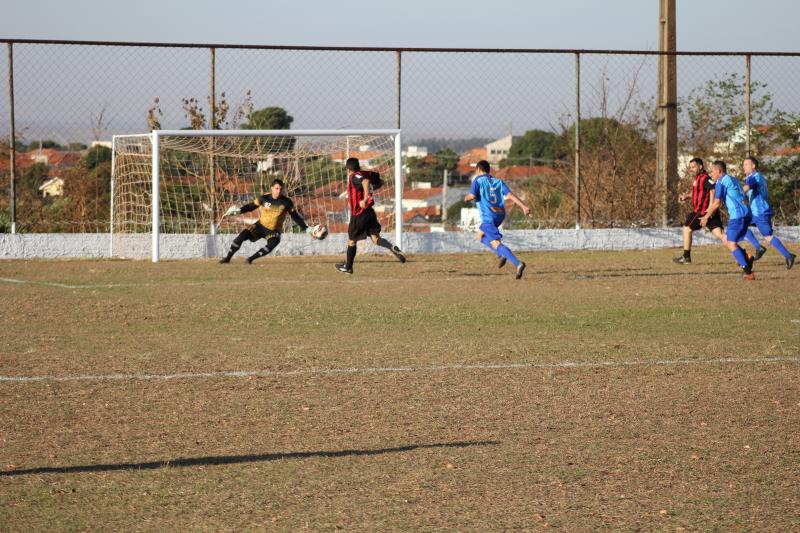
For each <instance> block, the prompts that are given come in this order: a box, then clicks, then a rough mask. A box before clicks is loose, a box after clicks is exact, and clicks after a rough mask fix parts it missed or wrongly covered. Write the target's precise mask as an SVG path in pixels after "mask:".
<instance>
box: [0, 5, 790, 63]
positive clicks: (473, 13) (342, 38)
mask: <svg viewBox="0 0 800 533" xmlns="http://www.w3.org/2000/svg"><path fill="white" fill-rule="evenodd" d="M4 4H5V8H4V10H3V11H4V12H3V16H2V17H0V37H3V38H28V39H76V40H115V41H116V40H118V41H170V42H172V41H175V42H198V43H207V42H208V43H221V44H283V45H342V46H347V45H352V46H390V47H391V46H409V47H410V46H425V47H428V46H429V47H459V46H460V47H483V48H493V47H501V48H614V49H625V48H627V49H646V50H654V49H656V47H657V16H658V0H492V1H476V0H459V1H453V0H425V1H421V0H403V1H398V2H391V1H388V0H383V1H380V0H372V1H365V0H292V1H285V0H266V1H264V0H261V1H259V0H225V1H223V0H215V1H210V0H158V1H155V0H136V1H133V2H119V1H115V0H102V1H101V0H68V1H67V0H37V1H36V2H33V3H31V2H28V1H24V0H10V2H8V0H7V1H6V2H4ZM677 19H678V48H679V49H680V50H713V51H725V50H737V51H738V50H750V51H789V52H797V51H800V41H798V39H797V21H798V20H800V2H798V1H796V0H759V1H758V2H753V1H744V0H677Z"/></svg>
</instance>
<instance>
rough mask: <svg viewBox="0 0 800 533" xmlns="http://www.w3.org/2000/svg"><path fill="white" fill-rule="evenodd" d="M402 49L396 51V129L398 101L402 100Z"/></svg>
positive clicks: (398, 118) (398, 125)
mask: <svg viewBox="0 0 800 533" xmlns="http://www.w3.org/2000/svg"><path fill="white" fill-rule="evenodd" d="M402 74H403V51H402V50H398V51H397V129H398V130H399V129H400V103H401V101H402V83H401V81H402V79H403V76H402Z"/></svg>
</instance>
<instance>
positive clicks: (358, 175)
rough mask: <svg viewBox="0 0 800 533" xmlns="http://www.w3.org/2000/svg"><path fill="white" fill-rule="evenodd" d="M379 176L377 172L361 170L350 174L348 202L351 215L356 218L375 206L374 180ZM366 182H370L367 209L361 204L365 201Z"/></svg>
mask: <svg viewBox="0 0 800 533" xmlns="http://www.w3.org/2000/svg"><path fill="white" fill-rule="evenodd" d="M377 176H379V174H378V173H377V172H372V171H370V170H359V171H356V172H353V173H352V174H350V177H349V178H348V179H347V200H348V202H349V204H350V214H351V215H353V216H354V217H355V216H358V215H360V214H361V213H363V212H364V211H365V210H366V209H367V208H369V207H372V206H373V205H375V198H373V196H372V190H373V189H372V184H373V181H372V180H373V179H374V178H375V177H377ZM364 180H367V182H369V193H368V194H367V205H366V207H361V206H360V205H359V203H360V202H361V200H363V199H364V186H363V182H364Z"/></svg>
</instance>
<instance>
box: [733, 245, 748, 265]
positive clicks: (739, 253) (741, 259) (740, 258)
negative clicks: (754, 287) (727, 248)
mask: <svg viewBox="0 0 800 533" xmlns="http://www.w3.org/2000/svg"><path fill="white" fill-rule="evenodd" d="M731 253H732V254H733V257H735V258H736V262H737V263H739V266H740V267H742V268H744V267H746V266H747V256H746V255H745V254H744V250H742V249H741V248H739V247H738V246H737V247H736V250H734V251H733V252H731Z"/></svg>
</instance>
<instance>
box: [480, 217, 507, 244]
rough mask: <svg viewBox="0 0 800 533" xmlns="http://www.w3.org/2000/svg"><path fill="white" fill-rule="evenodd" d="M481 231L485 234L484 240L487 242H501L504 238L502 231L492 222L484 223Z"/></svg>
mask: <svg viewBox="0 0 800 533" xmlns="http://www.w3.org/2000/svg"><path fill="white" fill-rule="evenodd" d="M501 222H502V220H501ZM479 229H480V230H481V231H482V232H483V238H484V239H486V241H487V242H492V241H499V240H501V239H502V238H503V234H502V233H500V229H499V228H498V227H497V225H495V224H493V223H492V222H484V223H483V224H481V226H480V228H479Z"/></svg>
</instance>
